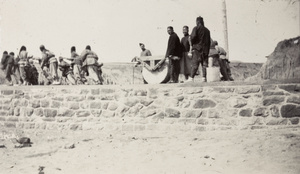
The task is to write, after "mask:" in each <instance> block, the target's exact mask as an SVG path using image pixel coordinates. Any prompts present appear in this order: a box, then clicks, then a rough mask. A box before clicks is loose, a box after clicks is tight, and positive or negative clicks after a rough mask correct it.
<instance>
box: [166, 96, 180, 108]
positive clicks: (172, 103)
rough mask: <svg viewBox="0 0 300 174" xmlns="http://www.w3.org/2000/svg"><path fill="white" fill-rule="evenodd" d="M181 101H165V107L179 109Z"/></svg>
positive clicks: (172, 99)
mask: <svg viewBox="0 0 300 174" xmlns="http://www.w3.org/2000/svg"><path fill="white" fill-rule="evenodd" d="M178 104H179V101H178V100H177V99H175V98H170V99H168V100H163V105H164V106H165V107H178Z"/></svg>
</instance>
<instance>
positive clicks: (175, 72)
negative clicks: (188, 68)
mask: <svg viewBox="0 0 300 174" xmlns="http://www.w3.org/2000/svg"><path fill="white" fill-rule="evenodd" d="M167 31H168V34H169V35H170V36H169V41H168V48H167V52H166V58H169V67H170V68H169V72H170V77H171V80H170V82H169V83H178V77H179V71H180V62H179V61H180V58H181V53H182V52H181V44H180V40H179V37H178V36H177V34H176V33H175V32H174V29H173V27H172V26H169V27H168V28H167Z"/></svg>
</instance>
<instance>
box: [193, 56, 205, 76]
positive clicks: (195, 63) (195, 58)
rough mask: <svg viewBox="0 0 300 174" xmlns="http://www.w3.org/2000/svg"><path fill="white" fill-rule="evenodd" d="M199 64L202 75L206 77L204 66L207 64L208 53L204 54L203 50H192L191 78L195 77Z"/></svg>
mask: <svg viewBox="0 0 300 174" xmlns="http://www.w3.org/2000/svg"><path fill="white" fill-rule="evenodd" d="M200 64H201V66H202V77H205V78H206V67H207V66H208V55H206V54H204V53H203V52H200V51H197V50H194V51H193V56H192V71H191V77H192V78H194V77H195V75H196V73H197V71H198V68H199V65H200Z"/></svg>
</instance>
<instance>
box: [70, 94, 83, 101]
mask: <svg viewBox="0 0 300 174" xmlns="http://www.w3.org/2000/svg"><path fill="white" fill-rule="evenodd" d="M66 100H67V101H73V102H81V101H85V96H82V95H78V96H74V95H72V96H67V97H66Z"/></svg>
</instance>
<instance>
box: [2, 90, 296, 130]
mask: <svg viewBox="0 0 300 174" xmlns="http://www.w3.org/2000/svg"><path fill="white" fill-rule="evenodd" d="M0 91H1V94H0V128H1V129H5V128H17V129H49V130H51V129H55V130H57V129H67V130H82V129H83V130H86V129H94V130H102V129H103V130H122V131H143V130H151V131H155V130H164V131H168V130H170V131H173V130H178V131H188V130H195V131H204V130H228V129H237V130H240V129H257V128H267V127H293V126H295V127H297V126H299V118H300V84H286V85H252V86H222V87H213V86H210V87H179V86H174V85H156V86H154V85H139V86H135V87H133V86H117V85H115V86H38V87H1V89H0Z"/></svg>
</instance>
